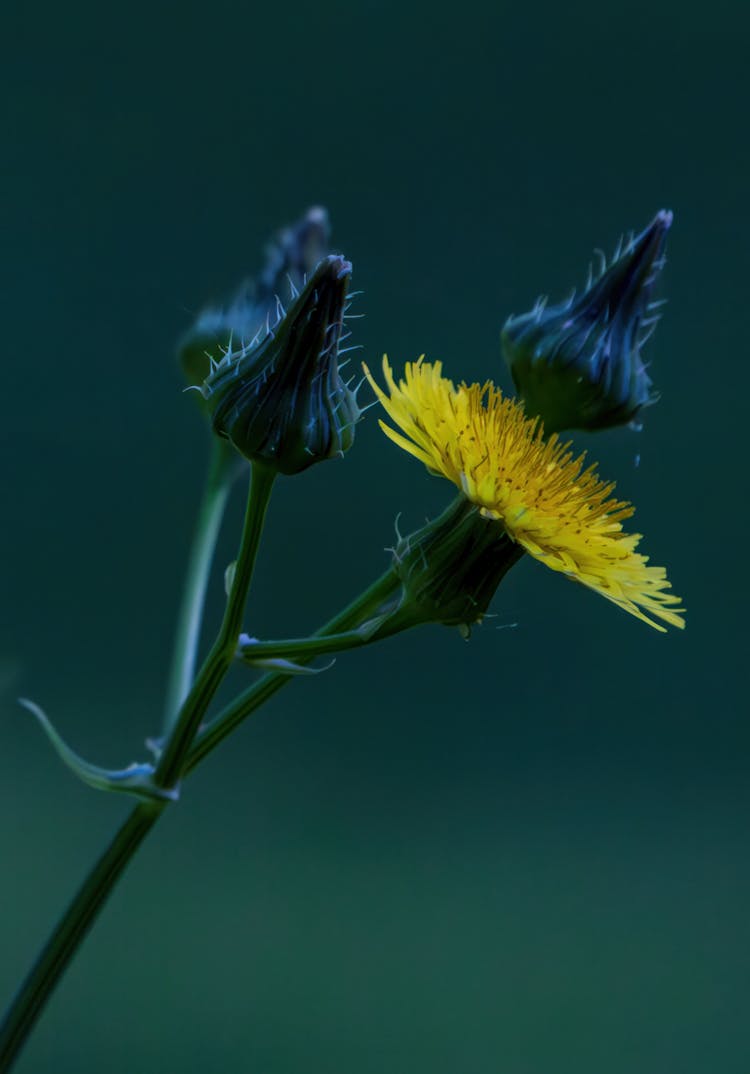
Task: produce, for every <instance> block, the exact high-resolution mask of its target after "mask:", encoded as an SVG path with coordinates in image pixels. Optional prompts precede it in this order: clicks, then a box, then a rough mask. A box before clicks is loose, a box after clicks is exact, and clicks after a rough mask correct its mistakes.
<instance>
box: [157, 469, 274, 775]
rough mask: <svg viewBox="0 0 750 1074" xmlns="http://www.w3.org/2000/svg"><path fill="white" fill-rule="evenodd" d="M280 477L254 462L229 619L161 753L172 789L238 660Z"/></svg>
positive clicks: (227, 611)
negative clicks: (249, 597) (273, 492)
mask: <svg viewBox="0 0 750 1074" xmlns="http://www.w3.org/2000/svg"><path fill="white" fill-rule="evenodd" d="M275 477H276V473H275V471H274V470H269V469H267V468H266V467H265V466H259V465H257V464H256V463H254V464H253V467H252V482H251V486H250V493H249V495H248V498H247V509H246V511H245V522H244V526H243V529H242V540H241V543H240V551H239V555H238V557H237V562H236V564H235V569H234V577H233V579H232V585H231V588H230V590H229V596H228V598H227V606H226V609H225V611H224V618H223V619H222V622H221V627H220V629H219V634H218V637H217V638H216V641H215V642H214V644H213V646H212V647H211V651H210V653H209V654H208V656H207V657H206V660H205V662H204V664H203V667H202V668H201V670H200V672H199V673H198V677H197V679H196V680H195V682H194V684H193V686H192V688H191V690H190V693H189V694H188V696H187V697H186V699H185V703H184V704H183V706H182V708H181V709H180V714H179V716H178V718H177V720H176V722H175V724H174V727H173V728H172V730H171V732H170V734H169V738H168V739H167V742H166V744H165V746H164V751H163V753H162V754H161V756H160V758H159V763H158V764H157V766H156V772H155V773H154V782H155V783H156V784H157V786H159V787H167V788H171V787H173V786H174V784H175V783H177V781H178V780H179V778H180V776H181V774H182V767H183V763H184V761H185V757H186V756H187V752H188V750H189V749H190V746H191V745H192V742H193V739H194V738H195V735H196V733H197V731H198V728H199V727H200V725H201V722H202V720H203V717H204V716H205V714H206V711H207V710H208V706H209V705H210V704H211V700H212V698H213V696H214V694H215V693H216V691H217V689H218V688H219V685H220V683H221V681H222V679H223V678H224V676H225V675H226V673H227V671H228V670H229V668H230V666H231V664H232V661H233V660H234V655H235V652H236V649H237V638H238V637H239V634H240V631H241V629H242V617H243V616H244V614H245V603H246V601H247V592H248V589H249V588H250V582H251V581H252V577H253V570H254V568H255V559H256V556H257V554H258V546H259V545H260V538H261V534H262V533H263V525H264V523H265V520H266V510H267V509H268V501H269V499H270V496H271V489H272V488H273V483H274V480H275Z"/></svg>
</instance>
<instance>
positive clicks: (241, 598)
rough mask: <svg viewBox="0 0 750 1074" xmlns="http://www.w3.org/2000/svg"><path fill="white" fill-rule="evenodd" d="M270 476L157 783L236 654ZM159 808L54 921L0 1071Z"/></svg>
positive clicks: (22, 992) (182, 753) (15, 1005)
mask: <svg viewBox="0 0 750 1074" xmlns="http://www.w3.org/2000/svg"><path fill="white" fill-rule="evenodd" d="M273 479H274V474H273V473H272V472H271V471H268V470H266V469H264V468H261V467H254V468H253V478H252V486H251V490H250V494H249V496H248V504H247V511H246V514H245V524H244V527H243V532H242V542H241V545H240V551H239V555H238V557H237V564H236V567H235V571H234V579H233V581H232V585H231V588H230V591H229V597H228V599H227V606H226V610H225V613H224V619H223V621H222V624H221V629H220V630H219V636H218V638H217V639H216V642H215V643H214V645H213V647H212V649H211V652H210V653H209V654H208V656H207V658H206V660H205V662H204V664H203V667H202V668H201V670H200V672H199V674H198V678H197V679H196V681H195V684H194V686H193V687H192V689H191V690H190V693H189V694H188V696H187V698H186V699H185V703H184V705H183V706H182V708H181V709H180V713H179V716H178V719H177V721H176V722H175V725H174V727H173V729H172V731H171V733H170V735H169V738H168V740H167V744H166V746H165V748H164V752H163V753H162V755H161V758H160V760H159V763H158V765H157V768H156V772H155V774H154V780H155V782H157V783H158V784H159V786H162V787H172V786H174V785H175V784H176V783H177V782H178V780H179V777H180V775H181V774H182V769H183V767H184V765H185V762H186V758H187V754H188V750H189V749H190V746H191V745H192V742H193V739H194V737H195V735H196V732H197V731H198V728H199V727H200V723H201V720H202V719H203V716H204V715H205V712H206V709H207V708H208V706H209V704H210V702H211V699H212V697H213V695H214V693H215V692H216V689H217V687H218V685H219V683H220V682H221V680H222V678H223V676H224V674H225V672H226V670H227V668H228V667H229V665H230V663H231V661H232V659H233V657H234V651H235V647H236V644H237V637H238V635H239V633H240V628H241V625H242V616H243V613H244V608H245V601H246V598H247V591H248V589H249V586H250V581H251V579H252V574H253V568H254V566H255V558H256V555H257V552H258V545H259V543H260V537H261V533H262V531H263V522H264V520H265V515H266V508H267V507H268V500H269V496H270V493H271V487H272V485H273ZM165 806H166V802H158V801H157V802H151V801H150V802H148V803H143V804H141V805H138V806H137V807H136V808H135V809H134V810H133V812H132V813H131V814H130V816H129V817H128V818H127V820H126V821H125V823H124V824H123V825H122V827H121V828H120V830H119V831H118V832H117V834H116V835H115V837H114V839H113V840H112V842H111V843H110V845H109V847H108V848H107V849H106V850H105V851H104V854H103V855H102V856H101V858H99V860H98V861H97V863H96V864H95V865H94V867H93V869H92V870H91V872H90V873H89V874H88V876H87V877H86V879H85V880H84V882H83V884H82V885H81V888H80V889H79V891H78V893H77V895H76V896H75V898H74V899H73V901H72V902H71V904H70V905H69V907H68V909H67V910H66V911H65V913H64V914H63V916H62V917H61V918H60V920H59V921H58V923H57V926H56V927H55V929H54V931H53V933H52V935H51V936H50V938H49V940H48V941H47V943H46V945H45V946H44V947H43V948H42V951H41V952H40V954H39V957H38V958H37V961H36V962H35V963H34V966H33V967H32V969H31V971H30V973H29V975H28V977H27V978H26V980H25V981H24V982H23V984H22V985H21V987H20V989H19V990H18V993H17V994H16V996H15V999H14V1000H13V1002H12V1003H11V1006H10V1008H9V1009H8V1012H7V1014H6V1017H5V1020H4V1022H3V1024H2V1026H0V1074H6V1072H7V1071H9V1070H10V1068H11V1066H12V1065H13V1062H14V1060H15V1059H16V1057H17V1055H18V1053H19V1052H20V1050H21V1047H22V1046H23V1043H24V1041H25V1040H26V1037H27V1036H28V1034H29V1032H30V1031H31V1029H32V1027H33V1026H34V1023H35V1022H36V1020H37V1018H38V1017H39V1015H40V1013H41V1011H42V1009H43V1008H44V1005H45V1003H46V1002H47V1000H48V999H49V997H50V995H51V993H52V991H53V989H54V987H55V985H56V984H57V982H58V981H59V979H60V977H61V976H62V974H63V972H64V971H65V969H66V968H67V966H68V964H69V962H70V960H71V958H72V957H73V955H74V954H75V952H76V951H77V949H78V947H79V945H80V943H81V941H82V940H83V938H84V936H85V935H86V933H87V932H88V930H89V928H90V927H91V925H92V924H93V922H94V920H95V919H96V916H97V914H98V913H99V911H100V909H101V908H102V906H103V905H104V903H105V901H106V899H107V896H108V895H109V893H110V892H111V891H112V889H113V888H114V886H115V884H116V883H117V881H118V880H119V878H120V876H121V875H122V873H123V872H124V870H125V867H126V866H127V864H128V862H129V861H130V859H131V858H132V857H133V855H134V854H135V852H136V850H137V849H138V847H139V846H140V844H141V842H142V841H143V839H144V838H145V836H146V835H147V833H148V832H149V831H150V829H151V828H152V827H153V825H154V824H155V823H156V821H157V819H158V818H159V816H160V815H161V812H162V810H163V809H164V808H165Z"/></svg>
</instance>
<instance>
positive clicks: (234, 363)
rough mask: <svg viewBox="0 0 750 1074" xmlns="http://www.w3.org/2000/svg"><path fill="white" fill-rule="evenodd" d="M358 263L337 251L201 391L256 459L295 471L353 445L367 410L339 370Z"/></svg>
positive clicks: (227, 356) (218, 425)
mask: <svg viewBox="0 0 750 1074" xmlns="http://www.w3.org/2000/svg"><path fill="white" fill-rule="evenodd" d="M351 271H352V266H351V264H350V263H349V262H348V261H345V260H344V258H343V257H340V256H338V255H333V254H332V255H330V256H328V257H326V258H325V259H324V260H323V261H321V262H320V264H319V265H318V267H317V268H316V270H315V272H314V273H313V275H312V276H311V277H310V279H309V280H308V282H307V284H306V285H305V287H304V288H303V290H302V292H301V293H300V294H299V295H297V297H296V298H295V299H294V300H293V302H292V304H291V305H290V306H289V309H288V310H286V309H284V307H283V306H282V304H281V302H280V301H278V303H277V306H276V309H275V316H274V318H273V320H272V321H271V322H269V323H268V325H267V326H266V325H264V327H263V329H262V330H261V332H259V334H258V335H257V336H256V337H255V338H254V339H251V340H250V341H249V342H247V343H245V344H242V345H241V346H239V347H230V348H229V349H228V350H227V351H226V352H225V353H224V355H223V357H222V358H221V360H220V361H219V362H215V361H212V363H211V372H210V374H209V375H208V377H206V379H205V380H204V382H203V384H202V385H201V388H200V391H201V393H202V395H203V397H204V399H205V400H206V403H207V406H208V410H209V412H210V414H211V416H212V420H213V428H214V431H215V432H216V433H218V435H219V436H222V437H225V438H226V439H227V440H229V441H231V443H232V444H233V445H234V446H235V447H236V448H237V450H238V451H239V452H240V453H241V454H242V455H244V456H245V458H247V459H250V460H251V461H253V462H258V463H262V464H263V465H266V466H268V467H270V468H272V469H274V470H276V471H278V472H279V473H282V474H296V473H300V472H301V471H302V470H306V469H307V468H308V467H309V466H312V465H313V464H314V463H316V462H321V461H323V460H324V459H331V458H336V457H338V456H341V455H343V454H344V452H345V451H347V450H348V449H349V447H351V445H352V442H353V440H354V426H355V424H356V423H357V421H358V420H359V417H360V409H359V407H358V406H357V401H356V398H355V395H354V392H352V391H350V389H349V387H348V385H347V384H346V383H345V382H344V381H343V380H342V378H341V374H340V371H339V364H338V359H339V344H340V342H341V338H342V329H343V326H344V318H345V316H346V310H347V308H348V305H347V292H348V288H349V280H350V278H351Z"/></svg>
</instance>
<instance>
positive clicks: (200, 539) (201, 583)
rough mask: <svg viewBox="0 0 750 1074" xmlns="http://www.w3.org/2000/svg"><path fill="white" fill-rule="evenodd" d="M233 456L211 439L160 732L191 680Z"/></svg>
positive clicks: (167, 725) (231, 477)
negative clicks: (208, 463)
mask: <svg viewBox="0 0 750 1074" xmlns="http://www.w3.org/2000/svg"><path fill="white" fill-rule="evenodd" d="M236 465H237V453H236V452H235V451H234V449H233V448H232V446H231V445H230V444H229V443H228V442H227V441H226V440H222V439H221V438H220V437H218V436H212V437H211V462H210V466H209V471H208V476H207V478H206V484H205V487H204V489H203V498H202V500H201V506H200V510H199V512H198V521H197V524H196V529H195V535H194V537H193V544H192V547H191V549H190V558H189V560H188V568H187V575H186V578H185V590H184V592H183V595H182V603H181V605H180V611H179V614H178V617H177V632H176V634H175V642H174V653H173V656H172V666H171V669H170V673H169V679H168V683H167V700H166V709H165V721H164V733H165V736H166V735H168V734H169V731H170V729H171V728H172V726H173V725H174V722H175V720H176V719H177V716H178V714H179V711H180V706H181V705H182V703H183V701H184V700H185V698H186V697H187V695H188V693H189V692H190V687H191V686H192V685H193V681H194V679H195V664H196V654H197V651H198V643H199V641H200V632H201V624H202V622H203V607H204V604H205V601H206V589H207V587H208V579H209V575H210V573H211V564H212V561H213V557H214V549H215V548H216V540H217V538H218V536H219V530H220V528H221V522H222V519H223V517H224V509H225V507H226V503H227V499H228V497H229V491H230V489H231V487H232V482H233V480H234V471H235V468H236Z"/></svg>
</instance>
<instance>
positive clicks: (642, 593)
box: [365, 358, 684, 630]
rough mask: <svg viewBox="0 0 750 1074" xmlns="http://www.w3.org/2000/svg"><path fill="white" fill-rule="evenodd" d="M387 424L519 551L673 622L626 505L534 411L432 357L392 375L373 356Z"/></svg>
mask: <svg viewBox="0 0 750 1074" xmlns="http://www.w3.org/2000/svg"><path fill="white" fill-rule="evenodd" d="M365 373H366V375H367V378H368V380H369V381H370V384H371V385H372V387H373V389H374V390H375V393H376V394H377V397H378V399H379V400H380V402H381V403H382V405H383V407H384V409H385V411H386V413H387V414H388V416H389V417H390V419H391V420H392V422H393V423H394V424H395V425H396V426H398V428H399V429H400V430H401V431H400V432H397V431H396V429H394V428H392V427H391V426H390V425H387V424H386V423H385V422H383V421H381V422H380V425H381V427H382V429H383V431H384V432H385V434H386V435H387V436H388V437H389V438H390V439H391V440H393V442H394V443H395V444H398V446H399V447H401V448H403V449H404V450H405V451H407V452H409V453H410V454H411V455H414V456H415V458H417V459H419V460H420V461H421V462H423V463H424V464H425V466H426V467H427V468H428V469H429V470H430V471H431V472H432V473H435V474H439V475H440V476H442V477H446V478H448V480H449V481H452V482H453V483H454V485H456V486H457V487H458V488H459V489H460V490H461V491H462V493H463V495H464V496H465V498H466V499H467V500H468V501H470V502H471V503H473V504H475V505H476V506H477V507H478V508H479V509H480V512H481V514H482V515H483V516H484V517H486V518H490V519H495V520H496V521H497V522H498V523H500V524H501V525H502V527H503V529H504V530H505V532H506V533H507V534H508V536H509V537H510V538H511V539H512V540H513V541H515V542H516V543H517V544H519V545H520V546H521V547H522V548H523V549H524V550H525V551H526V552H528V553H529V554H530V555H532V556H533V557H534V558H535V559H538V560H539V561H540V562H541V563H544V564H545V566H547V567H550V568H551V569H552V570H554V571H559V572H560V573H562V574H565V575H566V576H567V577H568V578H572V579H573V580H575V581H577V582H581V583H582V584H583V585H585V586H588V587H589V588H590V589H594V590H595V591H596V592H597V593H600V594H601V595H602V596H604V597H607V599H608V600H611V601H613V602H614V603H615V604H617V605H619V606H620V607H621V608H623V609H624V610H625V611H628V612H630V613H631V614H632V615H635V616H637V617H638V618H639V619H642V620H643V621H644V622H646V623H649V624H650V625H651V626H654V627H656V628H657V629H658V630H663V629H664V628H663V627H661V626H660V625H659V624H658V623H656V622H655V621H654V619H653V618H651V617H654V616H655V617H656V618H658V619H661V620H663V621H664V622H666V623H670V624H671V625H672V626H676V627H682V626H684V621H683V618H682V615H683V610H682V609H681V608H680V607H679V604H680V601H679V598H678V597H675V596H674V595H673V594H671V593H670V592H668V590H669V589H670V585H669V582H668V581H667V578H666V572H665V570H664V568H663V567H649V566H647V563H648V560H647V558H646V557H645V556H643V555H641V554H640V553H638V552H636V548H637V546H638V543H639V541H640V535H639V534H628V533H625V532H624V531H623V529H622V522H623V520H624V519H626V518H628V517H629V516H630V515H632V514H633V511H634V508H633V507H632V506H631V505H630V504H628V503H624V502H621V501H618V500H616V499H614V498H613V497H612V495H611V494H612V491H613V489H614V485H612V484H605V483H604V482H603V481H601V480H600V479H599V477H598V476H597V475H596V472H595V467H594V466H589V467H588V468H584V456H583V455H580V456H578V457H577V458H574V456H573V453H572V452H571V451H570V450H569V445H568V444H563V443H562V442H561V441H560V440H559V439H558V437H557V436H556V435H555V434H553V435H552V436H551V437H550V438H549V439H546V440H545V438H544V436H543V430H542V429H541V428H540V427H539V424H538V422H537V421H536V420H535V419H534V418H528V417H527V416H526V415H525V414H524V411H523V408H522V407H521V406H520V404H518V403H516V402H515V401H513V400H512V399H506V398H504V397H503V395H502V393H501V392H500V391H499V389H497V388H496V387H495V386H494V385H493V384H492V383H490V382H488V383H486V384H484V385H480V384H471V385H467V384H460V385H459V386H458V387H456V386H455V385H454V384H453V382H452V381H450V380H448V379H446V378H445V377H444V376H443V375H442V364H441V363H440V362H435V363H434V364H430V363H428V362H425V361H423V359H420V360H419V361H418V362H415V363H409V362H407V364H406V366H405V372H404V379H402V380H400V381H399V382H398V384H397V383H396V381H395V380H394V377H393V373H392V371H391V367H390V365H389V363H388V359H387V358H384V359H383V375H384V377H385V383H386V388H387V390H386V391H384V390H383V389H382V388H380V387H379V386H378V384H377V383H376V382H375V380H374V379H373V377H372V375H371V374H370V372H369V370H368V369H367V368H366V367H365Z"/></svg>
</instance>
